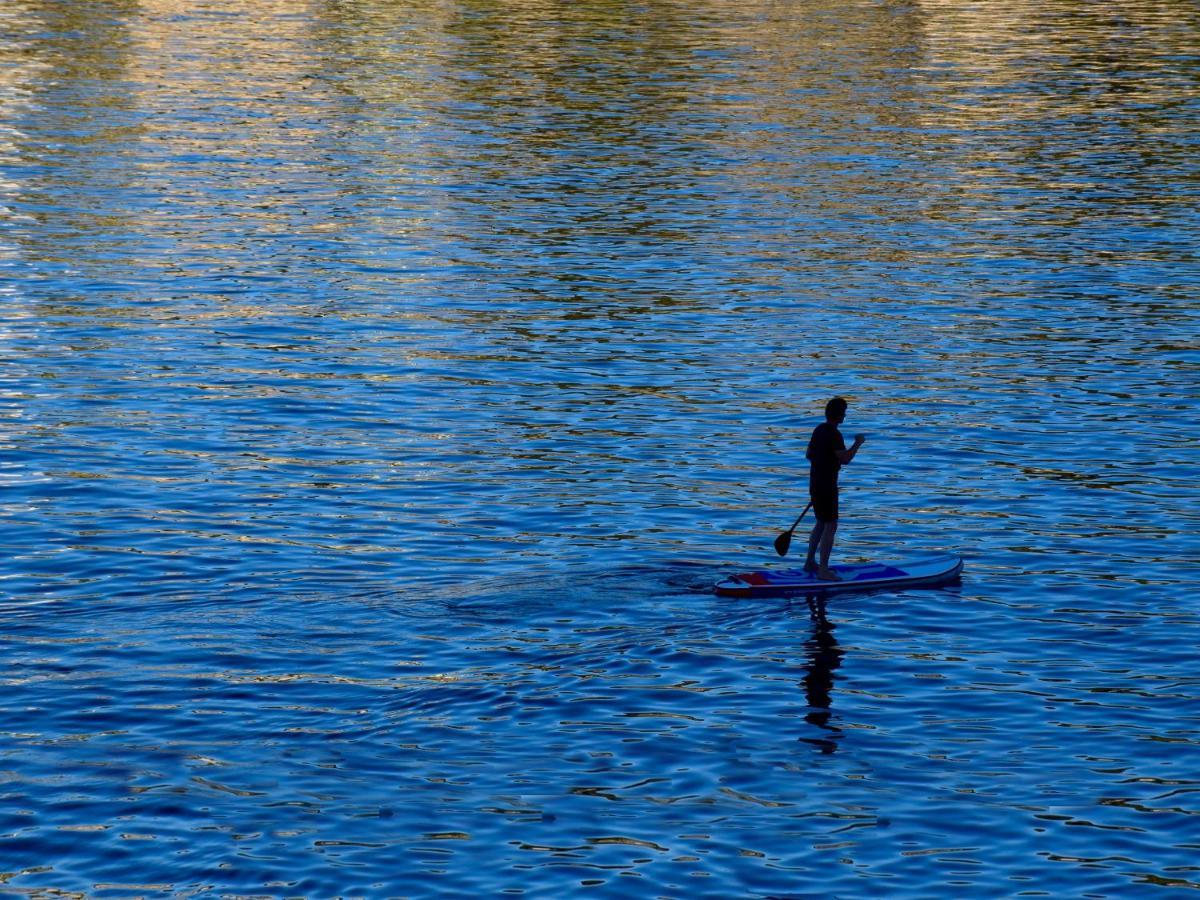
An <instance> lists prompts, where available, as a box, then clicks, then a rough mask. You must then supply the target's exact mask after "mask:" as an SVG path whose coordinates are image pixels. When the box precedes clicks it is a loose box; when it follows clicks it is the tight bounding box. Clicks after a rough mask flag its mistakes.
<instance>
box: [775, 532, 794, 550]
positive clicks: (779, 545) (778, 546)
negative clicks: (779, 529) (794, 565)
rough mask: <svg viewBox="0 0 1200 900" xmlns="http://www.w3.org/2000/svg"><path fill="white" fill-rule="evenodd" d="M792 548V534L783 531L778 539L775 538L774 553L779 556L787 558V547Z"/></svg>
mask: <svg viewBox="0 0 1200 900" xmlns="http://www.w3.org/2000/svg"><path fill="white" fill-rule="evenodd" d="M790 546H792V533H791V531H785V532H784V533H783V534H781V535H780V536H779V537H777V538H775V552H776V553H778V554H779V555H780V556H787V552H788V547H790Z"/></svg>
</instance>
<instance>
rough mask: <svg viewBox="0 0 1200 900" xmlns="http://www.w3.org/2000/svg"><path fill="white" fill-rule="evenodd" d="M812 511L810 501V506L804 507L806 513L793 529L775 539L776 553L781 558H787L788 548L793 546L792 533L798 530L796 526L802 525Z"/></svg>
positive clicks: (799, 517)
mask: <svg viewBox="0 0 1200 900" xmlns="http://www.w3.org/2000/svg"><path fill="white" fill-rule="evenodd" d="M810 509H812V501H811V500H809V501H808V506H806V507H804V512H802V513H800V515H799V516H798V517H797V518H796V521H795V522H793V523H792V527H791V528H789V529H788V530H787V531H785V532H784V533H783V534H781V535H780V536H779V537H777V538H775V552H776V553H778V554H779V555H780V556H787V552H788V547H790V546H792V532H793V531H795V530H796V526H797V525H799V524H800V520H801V519H803V518H804V517H805V515H807V514H808V511H809V510H810Z"/></svg>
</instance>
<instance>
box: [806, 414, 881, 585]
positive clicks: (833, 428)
mask: <svg viewBox="0 0 1200 900" xmlns="http://www.w3.org/2000/svg"><path fill="white" fill-rule="evenodd" d="M846 408H847V403H846V401H845V400H843V399H842V398H841V397H834V398H833V399H832V400H830V401H829V402H828V403H826V404H825V421H824V422H822V423H821V424H820V425H818V426H817V427H816V428H814V429H813V433H812V437H811V438H809V441H808V450H807V452H806V453H805V456H806V457H807V458H808V462H809V472H808V493H809V497H811V498H812V508H813V515H814V516H816V519H817V523H816V524H815V525H814V526H813V529H812V532H811V533H810V534H809V536H808V558H807V559H806V560H805V561H804V569H805V571H808V572H812V573H814V574H815V575H816V576H817V578H819V579H820V580H821V581H841V576H839V575H838V574H837V572H835V571H833V569H831V568H829V555H830V553H832V552H833V538H834V535H835V534H837V527H838V471H839V470H840V469H841V468H842V466H844V465H847V464H848V463H850V462H851V461H852V460H853V459H854V457H855V455H856V454H857V453H858V448H859V447H861V446H862V445H863V441H865V440H866V439H867V438H866V435H862V434H856V435H855V436H854V444H853V446H851V447H850V449H849V450H847V449H846V442H845V440H843V439H842V433H841V432H840V431H839V430H838V426H839V425H841V424H842V422H844V421H845V420H846ZM818 552H819V553H820V559H819V561H818V556H817V554H818Z"/></svg>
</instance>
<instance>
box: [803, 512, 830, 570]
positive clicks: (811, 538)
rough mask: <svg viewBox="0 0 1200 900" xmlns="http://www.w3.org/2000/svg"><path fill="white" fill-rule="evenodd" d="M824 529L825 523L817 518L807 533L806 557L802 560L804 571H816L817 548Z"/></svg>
mask: <svg viewBox="0 0 1200 900" xmlns="http://www.w3.org/2000/svg"><path fill="white" fill-rule="evenodd" d="M824 529H825V523H824V522H822V521H821V520H820V519H817V524H816V525H814V526H813V527H812V531H810V532H809V534H808V558H807V559H806V560H804V571H805V572H816V571H817V549H818V548H819V547H820V546H821V534H822V533H823V531H824Z"/></svg>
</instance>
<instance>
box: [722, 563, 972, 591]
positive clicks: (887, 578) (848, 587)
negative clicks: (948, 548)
mask: <svg viewBox="0 0 1200 900" xmlns="http://www.w3.org/2000/svg"><path fill="white" fill-rule="evenodd" d="M962 565H963V562H962V557H959V556H951V555H949V554H938V555H935V556H922V557H917V558H913V559H906V560H902V561H900V562H875V563H848V564H842V565H834V566H830V568H831V569H833V571H835V572H837V574H838V575H840V576H841V577H842V580H841V581H821V580H820V579H818V578H817V576H815V575H810V574H809V573H808V572H805V571H804V569H803V568H796V569H773V570H764V571H760V572H743V573H742V574H740V575H731V576H729V577H728V578H726V579H725V580H724V581H719V582H717V584H716V587H715V590H716V592H717V593H718V594H722V595H724V596H727V597H760V596H765V595H768V594H799V593H818V592H819V593H830V592H833V591H863V590H874V589H875V588H891V587H915V586H918V585H930V584H942V583H944V582H947V581H951V580H952V579H954V578H955V577H956V576H957V575H958V573H959V572H961V571H962Z"/></svg>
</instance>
